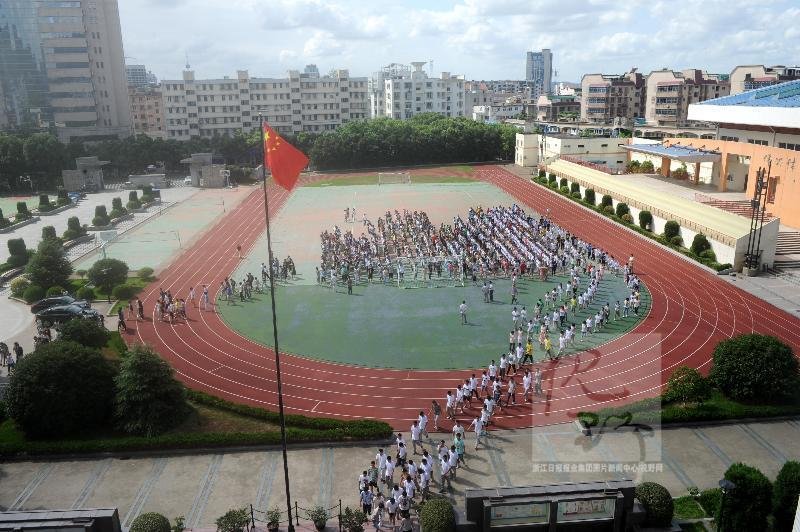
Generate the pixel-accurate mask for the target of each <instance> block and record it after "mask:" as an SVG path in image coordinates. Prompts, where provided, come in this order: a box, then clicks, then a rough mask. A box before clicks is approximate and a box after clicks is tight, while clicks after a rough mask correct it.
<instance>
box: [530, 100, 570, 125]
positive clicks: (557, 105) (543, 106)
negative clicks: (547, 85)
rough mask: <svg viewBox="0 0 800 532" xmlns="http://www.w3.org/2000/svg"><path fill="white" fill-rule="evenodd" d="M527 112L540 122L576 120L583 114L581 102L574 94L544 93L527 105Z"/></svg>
mask: <svg viewBox="0 0 800 532" xmlns="http://www.w3.org/2000/svg"><path fill="white" fill-rule="evenodd" d="M526 114H527V115H528V117H531V118H533V117H536V120H537V121H538V122H575V121H576V120H577V119H578V118H579V117H580V115H581V102H579V101H577V100H576V99H575V97H574V96H555V95H548V94H543V95H541V96H539V99H538V100H536V103H531V104H529V105H528V106H526Z"/></svg>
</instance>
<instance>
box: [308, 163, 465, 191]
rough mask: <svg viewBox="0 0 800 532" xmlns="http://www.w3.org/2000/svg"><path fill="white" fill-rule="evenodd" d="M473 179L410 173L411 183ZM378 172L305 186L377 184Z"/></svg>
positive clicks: (460, 168) (459, 168)
mask: <svg viewBox="0 0 800 532" xmlns="http://www.w3.org/2000/svg"><path fill="white" fill-rule="evenodd" d="M466 168H470V167H463V168H462V167H458V166H457V167H456V168H455V169H456V170H459V171H462V172H463V171H466V170H465V169H466ZM472 181H474V179H472V178H471V177H465V176H460V175H424V174H423V175H412V176H411V183H414V184H416V183H470V182H472ZM377 184H378V174H352V175H348V176H345V177H337V178H333V179H321V180H319V181H314V182H313V183H308V184H306V185H304V186H306V187H346V186H351V185H377Z"/></svg>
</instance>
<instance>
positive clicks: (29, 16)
mask: <svg viewBox="0 0 800 532" xmlns="http://www.w3.org/2000/svg"><path fill="white" fill-rule="evenodd" d="M123 56H124V54H123V50H122V30H121V28H120V21H119V9H118V5H117V0H4V1H3V2H0V85H2V88H1V89H0V93H2V94H3V98H2V101H0V113H2V114H3V115H4V119H3V120H0V122H3V123H5V124H6V126H7V127H10V128H16V127H25V128H32V129H49V128H51V127H54V128H55V130H56V132H57V134H58V137H59V139H60V140H61V141H63V142H69V141H70V140H72V139H74V138H80V139H83V140H87V141H93V140H104V139H107V138H113V137H124V136H127V135H129V134H130V130H131V123H130V112H129V103H128V90H127V83H126V79H125V69H124V60H123Z"/></svg>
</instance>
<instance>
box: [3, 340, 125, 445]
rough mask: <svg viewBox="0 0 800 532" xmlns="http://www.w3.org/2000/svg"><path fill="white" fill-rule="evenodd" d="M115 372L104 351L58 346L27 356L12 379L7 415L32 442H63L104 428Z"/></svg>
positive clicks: (19, 364) (57, 343)
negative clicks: (105, 357)
mask: <svg viewBox="0 0 800 532" xmlns="http://www.w3.org/2000/svg"><path fill="white" fill-rule="evenodd" d="M113 398H114V371H113V369H112V367H111V366H110V365H109V363H108V362H107V361H106V360H105V359H104V358H103V357H102V355H100V352H99V351H95V350H94V349H89V348H87V347H84V346H82V345H78V344H76V343H74V342H62V341H56V342H51V343H49V344H45V345H42V346H40V347H39V348H37V349H36V350H35V351H34V352H33V353H31V354H29V355H27V356H25V357H24V358H23V359H22V360H21V361H20V362H18V363H17V367H16V369H15V371H14V373H13V374H12V375H11V380H10V381H9V385H8V389H7V390H6V402H7V404H8V415H9V417H11V418H12V419H13V420H14V421H15V422H16V423H17V425H18V426H19V427H20V428H21V429H22V430H23V431H24V432H25V434H26V435H27V436H29V437H31V438H47V437H53V438H60V437H63V436H67V435H70V434H76V433H85V431H86V430H87V429H92V428H95V427H99V426H101V425H103V424H104V423H105V422H106V421H107V420H108V417H109V414H110V413H111V405H112V404H113Z"/></svg>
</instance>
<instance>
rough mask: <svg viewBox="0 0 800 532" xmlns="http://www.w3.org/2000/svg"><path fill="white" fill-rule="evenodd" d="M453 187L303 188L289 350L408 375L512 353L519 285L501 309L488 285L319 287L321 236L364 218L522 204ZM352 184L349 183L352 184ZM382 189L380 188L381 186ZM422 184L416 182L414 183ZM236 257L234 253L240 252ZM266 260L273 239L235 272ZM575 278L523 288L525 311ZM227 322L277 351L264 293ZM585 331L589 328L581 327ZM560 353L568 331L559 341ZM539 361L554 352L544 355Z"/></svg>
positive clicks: (292, 232)
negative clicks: (464, 318)
mask: <svg viewBox="0 0 800 532" xmlns="http://www.w3.org/2000/svg"><path fill="white" fill-rule="evenodd" d="M456 177H457V178H458V179H464V181H463V182H456V183H454V182H452V181H450V180H446V182H444V183H424V182H423V183H415V184H411V185H408V184H405V185H401V184H397V185H381V186H377V185H374V184H372V185H340V186H332V187H301V188H298V189H297V190H295V191H294V192H293V194H292V195H291V196H290V197H289V199H288V200H287V201H286V204H285V205H284V207H283V208H282V209H281V211H280V212H279V214H278V216H277V217H276V218H275V221H274V222H273V225H272V229H273V235H272V236H273V251H274V252H275V255H276V256H277V257H278V258H279V259H280V260H283V258H284V257H286V256H287V255H290V256H291V257H292V259H293V260H294V262H295V264H296V266H297V273H298V276H297V278H296V279H295V280H293V281H290V282H289V283H286V284H284V283H281V284H280V285H279V287H278V288H277V291H276V298H277V309H278V322H279V327H280V331H281V336H280V341H281V345H280V347H281V350H282V351H286V352H291V353H296V354H300V355H303V356H306V357H309V358H318V359H323V360H328V361H331V362H339V363H346V364H354V365H361V366H368V367H387V368H402V369H448V368H475V367H482V366H485V365H486V364H488V362H489V361H490V360H491V359H493V358H494V359H495V360H499V357H500V354H501V353H504V352H507V350H508V333H509V332H510V329H511V328H512V319H511V310H512V308H513V306H512V305H510V299H511V296H510V281H508V280H497V281H495V301H494V303H490V304H487V303H484V301H483V294H482V292H481V289H480V287H478V286H473V285H472V283H471V282H470V283H468V284H467V286H464V287H461V286H450V287H438V288H415V289H404V288H398V287H397V286H396V285H386V286H384V285H381V284H378V283H373V284H367V283H366V282H365V281H364V280H362V282H361V283H360V284H359V285H356V286H355V287H354V289H353V294H352V295H348V294H347V293H346V290H345V289H344V288H343V287H342V286H339V287H338V289H337V290H336V291H332V290H331V289H330V288H329V287H327V286H320V285H317V283H316V273H315V266H316V265H318V264H319V258H320V237H319V235H320V233H321V232H322V231H324V230H326V229H327V230H331V229H333V227H334V225H337V224H338V225H339V227H341V228H342V229H350V230H352V231H353V232H354V234H355V235H360V234H361V233H362V231H363V230H364V228H363V226H362V224H361V223H360V221H358V220H361V218H362V215H363V214H364V213H366V214H367V216H368V217H369V218H370V219H372V220H374V219H376V218H377V217H379V216H381V215H382V214H383V213H385V212H386V211H387V210H392V211H394V210H395V209H397V210H398V211H400V212H402V211H403V209H409V210H423V211H426V212H427V213H428V215H429V217H430V220H431V222H432V223H433V224H435V225H438V224H439V223H445V224H450V223H452V219H453V217H454V216H457V215H461V216H462V217H464V216H466V213H467V211H468V210H469V208H470V207H476V206H478V205H482V206H484V207H491V206H498V205H505V206H510V205H512V204H513V203H514V200H513V198H511V197H510V196H508V195H507V194H506V193H504V192H503V191H501V190H500V189H499V188H496V187H494V186H493V185H491V184H488V183H485V182H476V181H472V180H467V179H466V178H465V177H463V176H456ZM342 179H347V178H346V177H345V178H342ZM373 182H374V181H373ZM412 183H413V180H412ZM353 207H355V208H356V220H357V222H356V223H354V224H351V223H348V224H345V223H343V219H344V209H345V208H353ZM231 252H232V253H233V249H232V250H231ZM262 262H266V238H265V236H264V235H262V237H261V239H260V240H259V241H258V242H257V243H256V245H255V246H254V248H253V250H252V251H251V252H250V254H249V255H248V256H247V257H246V258H245V259H244V260H243V261H242V263H241V264H240V266H239V268H237V270H236V271H235V272H234V274H233V278H234V279H236V280H240V279H242V278H243V277H244V275H245V274H246V273H247V272H250V273H252V274H253V275H255V276H257V277H260V271H261V266H260V265H261V263H262ZM566 281H567V279H566V277H554V278H550V279H549V280H548V281H546V282H541V281H538V280H527V279H526V280H522V281H521V282H520V283H519V304H518V305H517V306H518V307H521V306H527V308H528V309H529V311H530V309H532V308H533V307H534V305H535V303H536V301H537V300H538V299H540V298H541V299H542V300H544V293H545V291H548V290H550V289H552V288H553V287H554V286H555V285H556V284H558V283H559V282H563V283H565V284H566ZM627 295H629V292H628V290H627V288H626V287H625V285H624V283H623V281H622V279H621V278H613V277H607V278H606V280H604V281H603V282H602V284H601V286H600V289H599V291H598V294H597V297H596V300H595V305H594V306H592V307H590V309H587V310H586V311H584V312H582V313H578V314H577V315H576V316H573V317H572V319H571V321H573V322H575V323H578V324H580V320H585V319H586V318H587V317H588V316H589V312H590V311H591V312H592V314H594V312H595V311H596V310H597V308H599V306H601V305H602V304H604V303H606V302H609V303H611V305H612V306H613V302H614V301H617V300H621V299H624V298H625V297H626V296H627ZM462 300H465V301H466V302H467V305H468V306H469V309H470V310H469V312H468V317H469V324H468V325H466V326H462V325H461V324H460V319H459V314H458V305H459V304H460V303H461V301H462ZM649 306H650V299H649V295H648V294H647V293H646V291H645V293H644V294H643V304H642V308H641V310H640V314H641V315H642V316H644V315H646V313H647V311H648V309H649ZM219 309H220V312H221V314H222V317H223V319H224V320H225V321H226V323H227V324H228V325H229V326H230V327H231V328H233V329H234V330H236V331H238V332H239V333H240V334H242V335H244V336H247V337H248V338H251V339H253V340H255V341H257V342H259V343H262V344H264V345H268V346H272V345H273V341H272V326H271V323H272V314H271V309H270V302H269V294H268V293H267V292H263V293H256V294H255V296H254V297H253V299H252V300H250V301H245V302H241V301H238V300H237V301H235V302H233V303H231V304H226V303H225V302H222V303H221V304H220V307H219ZM637 322H638V320H636V319H634V318H628V319H626V320H620V321H619V322H613V323H611V324H610V325H609V326H608V327H607V328H606V329H605V330H603V331H602V332H598V333H596V334H594V335H592V336H590V337H587V338H586V339H585V340H579V341H577V342H576V344H575V346H574V347H573V348H571V349H569V350H568V351H567V353H568V354H569V353H571V352H575V351H583V350H586V349H591V348H594V347H596V346H598V345H601V344H603V343H605V342H608V341H610V340H611V339H613V338H615V337H617V336H619V335H620V334H622V333H624V332H626V331H628V330H630V329H631V328H632V327H633V326H635V325H636V323H637ZM578 328H580V326H579V327H578ZM551 340H552V341H553V344H554V346H556V347H557V346H558V333H557V332H553V333H551ZM534 355H535V358H536V359H537V360H538V359H541V358H542V357H543V356H544V353H543V352H542V351H541V349H540V348H539V347H538V344H537V345H536V346H535V349H534Z"/></svg>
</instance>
